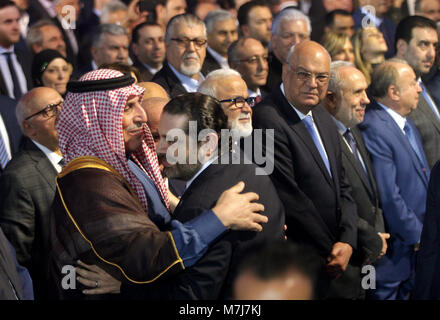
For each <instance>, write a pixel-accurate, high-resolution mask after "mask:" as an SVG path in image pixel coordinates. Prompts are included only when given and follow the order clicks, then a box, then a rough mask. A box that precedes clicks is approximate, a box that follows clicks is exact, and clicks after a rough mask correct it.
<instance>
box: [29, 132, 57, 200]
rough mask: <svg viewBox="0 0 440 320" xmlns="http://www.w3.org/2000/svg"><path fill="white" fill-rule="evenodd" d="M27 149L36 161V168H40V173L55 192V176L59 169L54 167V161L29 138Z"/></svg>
mask: <svg viewBox="0 0 440 320" xmlns="http://www.w3.org/2000/svg"><path fill="white" fill-rule="evenodd" d="M23 149H25V150H26V151H27V152H28V154H29V157H30V158H31V159H32V160H33V161H34V164H35V168H36V169H37V170H38V172H39V173H40V175H41V176H42V177H43V178H44V179H45V180H46V181H47V183H48V185H49V186H50V188H51V189H52V190H53V191H54V192H55V188H56V187H55V180H54V177H55V176H56V175H57V171H56V170H55V168H54V167H53V165H52V163H51V162H50V161H49V159H48V158H47V157H46V155H45V154H44V153H43V151H41V150H40V149H39V148H38V147H37V146H36V145H35V144H34V143H33V142H32V141H31V140H29V139H27V141H26V144H25V147H24V148H23Z"/></svg>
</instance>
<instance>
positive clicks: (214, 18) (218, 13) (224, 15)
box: [205, 9, 238, 33]
mask: <svg viewBox="0 0 440 320" xmlns="http://www.w3.org/2000/svg"><path fill="white" fill-rule="evenodd" d="M230 19H232V20H234V22H235V25H236V26H237V27H238V21H237V18H235V16H234V15H233V14H232V13H230V12H229V11H227V10H223V9H220V10H214V11H211V12H210V13H208V15H207V16H206V17H205V25H206V30H207V32H208V33H211V32H212V31H213V30H214V25H215V24H216V23H217V22H221V21H227V20H230Z"/></svg>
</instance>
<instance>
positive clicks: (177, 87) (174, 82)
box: [162, 61, 186, 97]
mask: <svg viewBox="0 0 440 320" xmlns="http://www.w3.org/2000/svg"><path fill="white" fill-rule="evenodd" d="M162 68H165V69H164V72H165V74H166V75H167V77H166V80H167V82H168V87H169V88H170V91H171V92H170V96H171V97H175V96H177V95H179V94H182V93H186V89H185V87H184V86H183V85H182V83H181V82H180V81H179V78H177V76H176V75H175V73H174V72H173V70H171V68H170V67H169V65H168V61H166V62H164V64H163V67H162Z"/></svg>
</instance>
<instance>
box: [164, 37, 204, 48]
mask: <svg viewBox="0 0 440 320" xmlns="http://www.w3.org/2000/svg"><path fill="white" fill-rule="evenodd" d="M171 40H173V41H176V43H177V45H178V46H179V47H182V48H186V47H188V45H189V44H190V43H191V42H193V43H194V46H195V47H196V48H198V49H200V48H201V47H203V46H204V45H205V44H206V43H207V42H208V41H207V40H206V39H197V38H196V39H189V38H183V39H179V38H172V39H171Z"/></svg>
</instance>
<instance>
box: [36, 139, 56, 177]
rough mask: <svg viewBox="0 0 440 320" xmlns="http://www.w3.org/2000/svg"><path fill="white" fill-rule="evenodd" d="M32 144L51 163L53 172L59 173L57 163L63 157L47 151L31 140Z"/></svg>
mask: <svg viewBox="0 0 440 320" xmlns="http://www.w3.org/2000/svg"><path fill="white" fill-rule="evenodd" d="M32 142H33V143H35V145H36V146H37V147H38V149H40V150H41V151H42V152H43V153H44V154H45V155H46V157H47V158H48V159H49V161H50V163H52V165H53V166H54V168H55V170H56V171H57V172H58V173H59V172H60V171H61V166H60V165H59V162H60V161H61V159H63V157H62V156H60V155H59V154H57V153H56V152H54V151H52V150H49V149H48V148H46V147H45V146H43V145H42V144H39V143H38V142H37V141H35V140H32Z"/></svg>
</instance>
